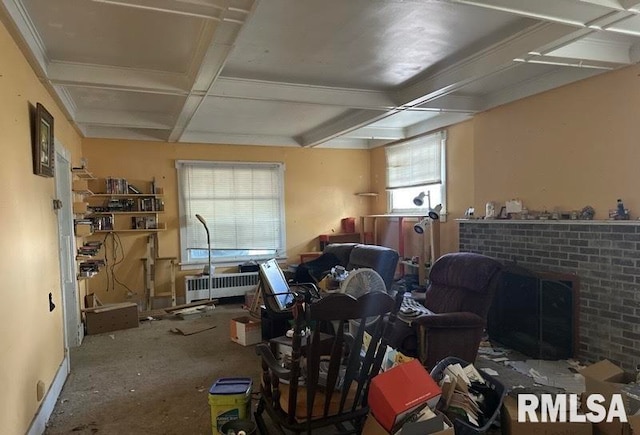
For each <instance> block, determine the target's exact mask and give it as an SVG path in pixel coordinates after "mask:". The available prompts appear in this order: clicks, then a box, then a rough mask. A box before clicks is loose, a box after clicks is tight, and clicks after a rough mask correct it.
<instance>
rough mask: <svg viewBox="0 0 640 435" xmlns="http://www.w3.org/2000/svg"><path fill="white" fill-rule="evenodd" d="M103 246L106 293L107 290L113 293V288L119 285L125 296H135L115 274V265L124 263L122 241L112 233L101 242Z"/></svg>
mask: <svg viewBox="0 0 640 435" xmlns="http://www.w3.org/2000/svg"><path fill="white" fill-rule="evenodd" d="M109 237H110V238H111V247H112V249H111V260H112V261H109V248H108V247H109V244H108V243H107V239H109ZM103 245H104V264H105V269H106V275H107V289H106V291H107V292H108V291H109V290H114V291H115V287H116V284H119V285H120V286H122V287H124V288H125V289H126V290H127V296H133V295H135V294H136V292H134V291H133V290H131V288H129V286H127V285H126V284H125V283H123V282H122V281H120V280H119V279H118V276H117V275H116V272H115V267H116V266H117V265H119V264H120V263H122V262H123V261H124V257H125V255H124V247H123V245H122V240H121V239H120V236H119V235H118V234H116V233H114V232H111V233H108V234H107V235H106V236H105V237H104V240H103ZM118 251H120V258H119V259H118Z"/></svg>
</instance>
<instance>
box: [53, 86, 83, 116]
mask: <svg viewBox="0 0 640 435" xmlns="http://www.w3.org/2000/svg"><path fill="white" fill-rule="evenodd" d="M52 88H53V89H54V90H55V92H56V95H57V96H58V98H60V101H61V102H62V105H63V106H64V108H65V109H66V111H67V113H68V114H69V116H70V117H71V118H70V120H71V121H75V119H76V113H77V110H78V107H77V106H76V102H75V101H73V98H71V95H69V91H68V90H67V89H66V88H65V87H63V86H52Z"/></svg>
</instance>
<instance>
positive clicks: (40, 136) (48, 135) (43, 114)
mask: <svg viewBox="0 0 640 435" xmlns="http://www.w3.org/2000/svg"><path fill="white" fill-rule="evenodd" d="M35 124H36V125H35V135H34V136H35V137H34V140H33V173H34V174H36V175H40V176H42V177H53V165H54V163H55V154H54V149H53V116H51V114H50V113H49V112H47V109H45V108H44V106H43V105H42V104H40V103H38V104H37V105H36V122H35Z"/></svg>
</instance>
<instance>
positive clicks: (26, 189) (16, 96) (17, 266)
mask: <svg viewBox="0 0 640 435" xmlns="http://www.w3.org/2000/svg"><path fill="white" fill-rule="evenodd" d="M37 102H40V103H42V104H43V105H44V106H45V107H46V108H47V110H48V111H49V112H50V113H51V114H52V115H53V117H54V133H55V137H56V138H57V139H58V140H59V141H61V142H62V143H63V144H64V146H65V147H66V148H67V149H68V150H69V151H71V153H72V155H73V160H74V162H75V163H77V161H79V159H80V137H79V136H78V135H77V134H76V132H75V130H74V129H73V128H72V127H71V125H70V124H69V123H68V122H67V121H66V119H65V117H64V115H63V113H62V112H61V111H60V109H59V108H58V107H57V106H56V103H55V102H54V100H53V99H52V98H51V96H50V95H49V94H48V93H47V91H46V90H45V88H44V87H43V86H42V84H41V83H40V81H39V80H38V79H37V77H36V76H35V74H34V73H33V70H32V69H31V67H30V66H29V64H28V63H27V61H26V60H25V58H24V57H23V56H22V54H21V52H20V50H19V49H18V47H17V46H16V44H15V43H14V41H13V39H12V38H11V36H10V34H9V33H8V31H7V29H6V28H5V26H4V24H0V153H1V154H2V158H1V159H0V185H2V187H3V188H2V200H1V201H0V224H1V233H0V234H1V239H0V240H1V246H2V249H0V276H2V317H1V320H0V368H1V369H0V386H1V388H0V433H3V434H19V433H24V432H25V431H26V430H27V429H28V427H29V424H30V422H31V420H32V418H33V416H34V414H35V413H36V411H37V409H38V406H39V402H38V401H37V400H36V384H37V382H38V381H39V380H42V381H43V382H44V384H45V388H46V389H47V390H48V389H49V387H50V385H51V381H52V380H53V378H54V376H55V374H56V371H57V370H58V367H59V366H60V363H61V362H62V360H63V358H64V341H63V323H62V300H61V294H60V274H59V263H58V237H57V220H56V215H55V213H54V212H53V209H52V199H53V198H54V192H55V186H54V179H53V178H43V177H39V176H36V175H34V174H33V166H32V159H31V133H30V122H29V111H30V108H31V106H33V107H35V105H36V103H37ZM49 292H52V293H53V300H54V303H55V304H56V305H57V308H56V309H55V310H54V311H53V312H51V313H50V312H49V302H48V295H49Z"/></svg>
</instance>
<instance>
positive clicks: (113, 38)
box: [23, 0, 205, 72]
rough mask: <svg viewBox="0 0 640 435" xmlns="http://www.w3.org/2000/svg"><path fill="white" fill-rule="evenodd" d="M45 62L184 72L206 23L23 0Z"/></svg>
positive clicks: (82, 1) (80, 2)
mask: <svg viewBox="0 0 640 435" xmlns="http://www.w3.org/2000/svg"><path fill="white" fill-rule="evenodd" d="M23 3H24V5H25V8H26V10H27V11H28V13H29V16H30V18H31V21H32V22H33V24H34V25H35V27H36V29H37V32H38V35H39V37H40V39H41V40H42V42H43V45H44V47H45V50H46V54H47V57H48V58H49V60H58V61H68V62H79V63H89V64H97V65H113V66H119V67H131V68H142V69H151V70H164V71H170V72H185V71H187V69H188V67H189V66H190V64H191V62H192V60H193V59H192V58H193V56H194V53H195V49H196V44H197V41H198V38H199V35H200V33H201V32H202V29H203V25H204V23H205V20H204V19H201V18H194V17H187V16H181V15H172V14H168V13H160V12H154V11H148V10H141V9H133V8H128V7H122V6H117V5H112V4H103V3H96V2H92V1H89V0H65V1H54V0H23Z"/></svg>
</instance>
